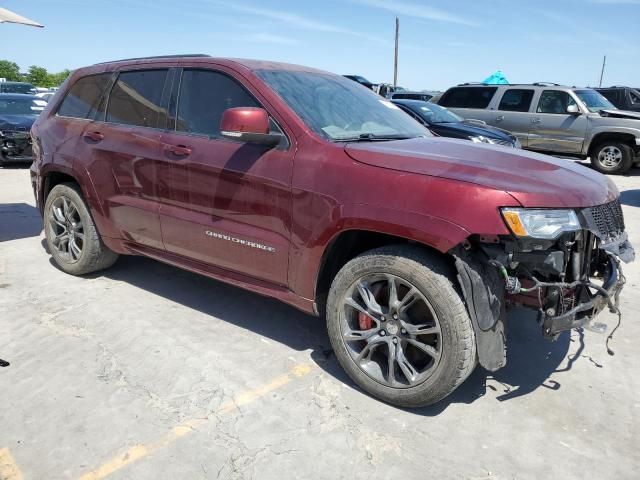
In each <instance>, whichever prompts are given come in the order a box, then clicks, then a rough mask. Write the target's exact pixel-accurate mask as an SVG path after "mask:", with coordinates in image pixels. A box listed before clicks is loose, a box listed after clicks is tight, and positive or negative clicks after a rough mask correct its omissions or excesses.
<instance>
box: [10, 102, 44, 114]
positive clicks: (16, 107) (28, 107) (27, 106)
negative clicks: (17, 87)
mask: <svg viewBox="0 0 640 480" xmlns="http://www.w3.org/2000/svg"><path fill="white" fill-rule="evenodd" d="M46 104H47V102H45V101H44V100H31V99H29V98H18V99H16V98H0V115H38V114H39V113H40V112H41V111H42V110H44V107H45V105H46Z"/></svg>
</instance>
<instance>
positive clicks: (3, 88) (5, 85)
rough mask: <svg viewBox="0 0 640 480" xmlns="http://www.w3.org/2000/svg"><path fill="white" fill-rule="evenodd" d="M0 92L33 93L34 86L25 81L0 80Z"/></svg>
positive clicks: (34, 91)
mask: <svg viewBox="0 0 640 480" xmlns="http://www.w3.org/2000/svg"><path fill="white" fill-rule="evenodd" d="M0 93H23V94H34V93H36V87H34V86H33V85H31V84H30V83H26V82H0Z"/></svg>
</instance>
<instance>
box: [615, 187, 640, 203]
mask: <svg viewBox="0 0 640 480" xmlns="http://www.w3.org/2000/svg"><path fill="white" fill-rule="evenodd" d="M620 203H622V204H623V205H628V206H630V207H640V189H635V190H624V191H622V192H621V193H620Z"/></svg>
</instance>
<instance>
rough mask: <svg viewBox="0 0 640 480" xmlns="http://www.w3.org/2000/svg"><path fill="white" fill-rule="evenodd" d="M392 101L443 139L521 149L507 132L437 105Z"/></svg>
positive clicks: (516, 140) (515, 139) (417, 101)
mask: <svg viewBox="0 0 640 480" xmlns="http://www.w3.org/2000/svg"><path fill="white" fill-rule="evenodd" d="M391 101H392V102H393V103H394V104H396V105H397V106H398V107H400V108H401V109H402V110H404V111H405V112H407V113H408V114H409V115H411V116H412V117H413V118H415V119H416V120H417V121H418V122H420V123H421V124H423V125H424V126H425V127H427V128H428V129H429V130H431V131H432V132H433V133H435V134H436V135H439V136H441V137H450V138H464V139H466V140H471V141H472V142H475V143H491V144H494V145H506V146H508V147H515V148H521V146H520V142H519V141H518V139H517V138H516V137H515V136H514V135H511V134H510V133H509V132H507V131H506V130H502V129H500V128H496V127H490V126H489V125H487V124H486V123H484V122H482V121H474V120H465V119H463V118H462V117H460V116H458V115H456V114H455V113H453V112H451V111H449V110H447V109H446V108H444V107H441V106H440V105H436V104H435V103H429V102H421V101H420V100H396V99H395V98H394V99H393V100H391Z"/></svg>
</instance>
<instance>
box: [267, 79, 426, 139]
mask: <svg viewBox="0 0 640 480" xmlns="http://www.w3.org/2000/svg"><path fill="white" fill-rule="evenodd" d="M256 74H257V75H258V76H259V77H260V78H261V79H262V80H264V82H266V83H267V84H268V85H269V86H270V87H271V88H272V89H273V90H275V92H276V93H278V95H280V97H281V98H282V99H283V100H284V101H285V102H286V103H287V105H289V107H291V109H292V110H293V111H294V112H295V113H296V114H297V115H298V116H299V117H300V119H302V121H303V122H304V123H305V124H306V125H307V126H308V127H309V128H310V129H311V130H313V131H314V132H316V133H317V134H319V135H321V136H323V137H325V138H327V139H329V140H331V141H347V140H358V139H359V140H374V139H404V138H415V137H426V136H431V133H430V132H429V131H428V130H427V129H426V128H424V127H423V126H422V125H420V124H418V123H417V122H416V121H414V120H413V119H412V118H411V117H409V116H408V115H407V114H406V113H404V112H403V111H402V110H400V108H398V107H397V106H396V105H394V104H393V103H391V102H390V101H388V100H386V99H384V98H382V97H380V96H379V95H376V94H375V93H373V92H372V91H371V90H368V89H366V88H362V86H360V85H358V84H357V83H354V82H352V81H351V80H349V79H346V78H344V77H340V76H337V75H331V74H323V73H315V72H291V71H278V70H259V71H257V72H256Z"/></svg>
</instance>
